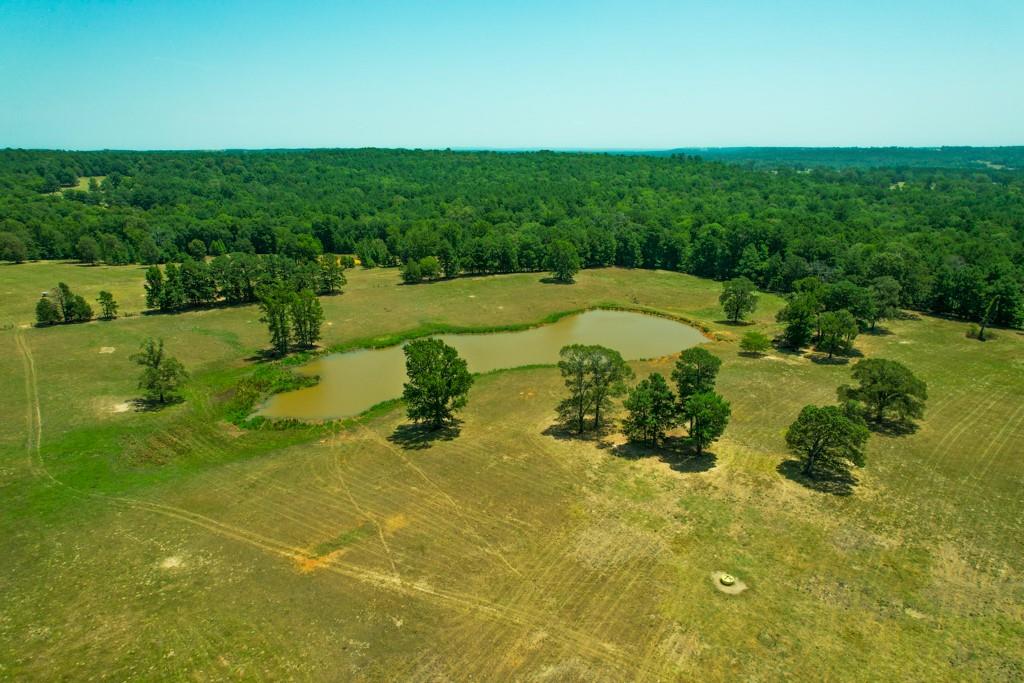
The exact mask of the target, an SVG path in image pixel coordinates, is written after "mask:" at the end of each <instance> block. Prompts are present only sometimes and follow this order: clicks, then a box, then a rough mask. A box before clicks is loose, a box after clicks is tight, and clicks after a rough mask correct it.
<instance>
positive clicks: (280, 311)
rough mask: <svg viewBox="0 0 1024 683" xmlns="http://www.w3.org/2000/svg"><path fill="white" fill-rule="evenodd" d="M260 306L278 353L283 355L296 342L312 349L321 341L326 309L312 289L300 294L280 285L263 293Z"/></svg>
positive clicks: (261, 291)
mask: <svg viewBox="0 0 1024 683" xmlns="http://www.w3.org/2000/svg"><path fill="white" fill-rule="evenodd" d="M258 294H259V306H260V311H261V312H262V313H263V316H262V317H261V318H260V322H264V323H266V324H267V331H268V332H269V333H270V345H271V347H272V348H273V350H274V353H275V354H277V355H278V356H283V355H285V354H286V353H288V351H289V349H291V346H292V344H293V343H295V344H297V345H299V346H300V347H303V348H311V347H312V346H313V345H314V344H316V342H317V341H318V340H319V339H320V327H321V325H323V322H324V309H323V307H322V306H321V305H320V300H319V299H318V298H317V297H316V294H314V293H313V292H312V291H311V290H308V289H303V290H300V291H298V292H296V291H295V290H293V289H292V288H291V287H290V286H289V285H288V284H284V283H278V284H275V285H273V286H269V287H264V288H261V289H260V290H259V293H258Z"/></svg>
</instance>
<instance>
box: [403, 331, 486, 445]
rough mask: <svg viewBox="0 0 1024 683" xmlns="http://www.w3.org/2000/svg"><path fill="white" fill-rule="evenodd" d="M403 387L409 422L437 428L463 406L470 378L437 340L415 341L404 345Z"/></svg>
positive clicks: (462, 362)
mask: <svg viewBox="0 0 1024 683" xmlns="http://www.w3.org/2000/svg"><path fill="white" fill-rule="evenodd" d="M405 372H406V374H407V375H408V376H409V381H408V382H406V383H405V384H404V385H403V387H404V388H403V390H402V398H403V399H405V403H406V406H407V412H408V415H409V418H410V419H413V420H415V421H416V422H425V423H426V424H428V425H429V426H430V428H431V429H438V428H440V427H442V426H443V425H444V423H445V422H449V421H451V420H452V419H453V417H454V413H455V411H456V410H459V409H461V408H462V407H463V406H465V405H466V400H467V394H468V393H469V388H470V387H471V386H472V385H473V376H472V375H471V374H469V370H467V369H466V361H465V360H464V359H463V358H460V357H459V353H458V351H456V350H455V349H453V348H452V347H451V346H448V345H447V344H445V343H444V342H443V341H441V340H440V339H417V340H415V341H411V342H409V343H408V344H406V345H405Z"/></svg>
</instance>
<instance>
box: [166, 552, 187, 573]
mask: <svg viewBox="0 0 1024 683" xmlns="http://www.w3.org/2000/svg"><path fill="white" fill-rule="evenodd" d="M184 566H185V560H184V559H183V558H182V557H181V555H171V556H170V557H165V558H164V559H163V560H161V561H160V569H167V570H171V569H181V568H182V567H184Z"/></svg>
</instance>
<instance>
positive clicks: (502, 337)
mask: <svg viewBox="0 0 1024 683" xmlns="http://www.w3.org/2000/svg"><path fill="white" fill-rule="evenodd" d="M438 338H440V339H443V340H444V342H445V343H446V344H450V345H451V346H454V347H455V348H456V349H458V351H459V355H461V356H462V357H463V358H465V359H466V362H467V363H468V364H469V370H470V371H471V372H487V371H488V370H497V369H499V368H514V367H518V366H521V365H533V364H538V363H555V362H557V361H558V352H559V350H561V348H562V347H563V346H565V345H566V344H601V345H602V346H607V347H609V348H613V349H615V350H616V351H618V352H619V353H621V354H622V357H623V358H625V359H627V360H636V359H639V358H655V357H657V356H665V355H668V354H671V353H677V352H679V351H681V350H682V349H686V348H689V347H691V346H696V345H697V344H700V343H701V342H702V341H703V340H704V337H703V336H702V335H701V333H700V332H699V331H698V330H696V329H694V328H692V327H690V326H688V325H684V324H682V323H678V322H676V321H674V320H668V319H666V318H658V317H655V316H651V315H644V314H642V313H630V312H628V311H587V312H586V313H581V314H579V315H573V316H569V317H566V318H562V319H561V320H559V321H558V322H556V323H552V324H551V325H544V326H543V327H535V328H533V329H529V330H523V331H521V332H497V333H494V334H443V335H438ZM299 372H301V373H303V374H308V375H319V376H320V383H319V384H317V385H316V386H314V387H309V388H306V389H299V390H298V391H290V392H287V393H284V394H277V395H276V396H272V397H271V398H270V400H269V401H267V403H266V404H265V405H264V406H263V407H262V408H261V409H260V414H261V415H264V416H266V417H279V418H285V417H294V418H299V419H307V420H319V419H329V418H336V417H347V416H350V415H356V414H358V413H361V412H362V411H364V410H366V409H367V408H369V407H370V406H372V405H374V404H376V403H380V402H381V401H385V400H387V399H390V398H397V397H399V396H401V395H402V383H403V382H404V381H405V354H404V353H403V352H402V347H401V346H392V347H388V348H386V349H366V350H362V351H349V352H347V353H335V354H330V355H326V356H322V357H320V358H318V359H317V360H314V361H312V362H310V363H309V364H307V365H305V366H303V367H302V368H301V369H300V370H299Z"/></svg>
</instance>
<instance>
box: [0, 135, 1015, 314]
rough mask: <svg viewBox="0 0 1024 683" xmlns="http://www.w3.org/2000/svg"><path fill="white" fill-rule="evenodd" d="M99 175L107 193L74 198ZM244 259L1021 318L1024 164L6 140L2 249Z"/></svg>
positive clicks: (1, 157)
mask: <svg viewBox="0 0 1024 683" xmlns="http://www.w3.org/2000/svg"><path fill="white" fill-rule="evenodd" d="M82 177H92V178H93V179H94V180H93V181H92V182H90V183H89V189H87V190H84V191H82V190H76V189H65V190H63V191H62V192H61V188H66V187H69V186H71V185H73V184H74V183H75V182H76V181H77V180H78V179H79V178H82ZM55 192H56V193H57V194H53V193H55ZM556 245H557V246H556ZM566 245H568V248H567V247H566ZM231 253H235V254H250V255H254V254H258V255H277V256H281V257H286V258H289V259H292V260H294V261H296V262H299V263H303V262H310V261H313V260H315V259H316V258H317V257H318V256H319V255H320V254H322V253H345V254H355V255H356V256H357V257H358V259H359V260H360V262H361V263H362V265H363V266H365V267H379V266H403V267H404V269H403V276H404V277H405V278H406V280H407V281H409V282H418V281H424V280H430V279H434V278H437V277H445V278H447V277H454V276H457V275H460V274H484V273H508V272H522V271H542V270H550V271H551V272H553V273H555V275H556V278H557V279H561V280H565V281H568V280H571V278H572V275H573V273H574V271H575V269H579V268H593V267H600V266H609V265H617V266H622V267H627V268H661V269H666V270H674V271H681V272H687V273H692V274H695V275H699V276H702V277H710V278H716V279H720V280H729V279H733V278H738V277H744V278H747V280H749V281H750V282H752V283H753V284H754V285H755V286H756V287H757V288H758V289H761V290H764V291H775V292H783V293H786V292H793V291H796V283H798V282H800V281H802V280H805V279H806V278H808V277H815V278H817V279H819V280H821V281H822V282H825V283H842V282H850V283H852V284H854V285H856V286H858V287H863V288H871V287H873V286H876V285H877V283H879V281H880V280H881V279H883V278H889V279H890V280H891V281H892V282H894V283H895V284H896V285H897V287H898V289H896V291H897V302H896V303H897V305H898V306H900V307H902V308H910V309H916V310H926V311H933V312H936V313H941V314H947V315H952V316H958V317H961V318H965V319H968V320H972V321H975V322H979V323H981V322H985V323H986V324H993V325H1020V324H1021V322H1022V321H1021V316H1022V313H1021V299H1022V297H1021V286H1022V281H1024V275H1022V264H1024V172H1022V171H1014V170H1000V169H995V168H984V169H962V170H957V169H941V170H940V169H928V168H903V169H899V168H876V169H844V170H829V169H814V170H813V171H809V172H805V171H803V170H801V169H793V168H785V167H782V168H773V169H756V168H749V167H744V166H741V165H735V164H725V163H720V162H711V161H705V160H701V159H700V158H698V157H693V156H683V155H675V156H637V155H602V154H558V153H523V154H505V153H490V152H449V151H401V150H313V151H292V152H274V151H266V152H159V153H156V152H153V153H137V152H87V153H77V152H46V151H23V150H4V151H0V259H4V260H9V261H14V262H17V261H23V260H27V259H35V258H77V259H80V260H82V261H84V262H89V263H93V262H105V263H113V264H119V263H143V264H158V263H183V262H185V261H186V260H187V259H189V258H191V259H192V260H193V261H195V262H196V263H200V262H202V260H203V258H204V257H209V256H212V257H219V256H223V255H225V254H231ZM414 264H415V265H414ZM890 280H886V282H889V281H890ZM200 294H201V293H200ZM994 297H997V298H998V303H997V304H995V305H992V306H990V303H991V301H992V300H993V298H994ZM250 298H251V297H250ZM848 310H849V309H848ZM986 311H990V315H989V316H988V319H987V320H984V321H983V317H984V316H985V312H986ZM850 313H851V314H852V315H854V316H855V317H857V318H858V319H863V318H862V317H861V316H860V315H858V313H857V312H856V311H853V310H850Z"/></svg>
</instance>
